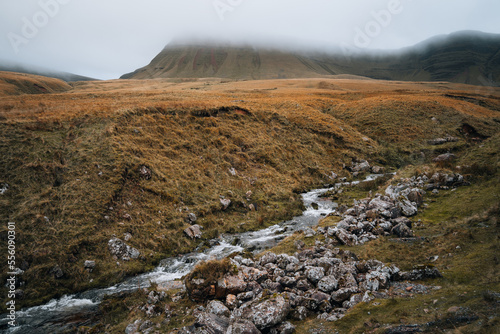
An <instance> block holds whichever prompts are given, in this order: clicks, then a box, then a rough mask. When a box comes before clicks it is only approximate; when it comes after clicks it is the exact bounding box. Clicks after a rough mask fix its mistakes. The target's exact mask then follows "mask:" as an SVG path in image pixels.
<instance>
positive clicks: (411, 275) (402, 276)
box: [394, 266, 443, 281]
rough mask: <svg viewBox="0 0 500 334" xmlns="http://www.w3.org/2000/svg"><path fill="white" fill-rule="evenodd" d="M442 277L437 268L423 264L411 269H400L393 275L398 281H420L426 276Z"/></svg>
mask: <svg viewBox="0 0 500 334" xmlns="http://www.w3.org/2000/svg"><path fill="white" fill-rule="evenodd" d="M439 277H443V276H442V275H441V273H440V272H439V270H438V269H437V268H434V267H429V266H424V267H423V268H417V269H413V270H412V271H410V272H408V271H402V272H398V273H396V274H395V275H394V279H395V280H399V281H405V280H407V281H420V280H424V279H427V278H439Z"/></svg>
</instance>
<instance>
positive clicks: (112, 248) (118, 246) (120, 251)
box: [108, 238, 141, 261]
mask: <svg viewBox="0 0 500 334" xmlns="http://www.w3.org/2000/svg"><path fill="white" fill-rule="evenodd" d="M108 249H109V252H110V253H111V255H114V256H116V257H117V258H118V259H122V260H123V261H128V260H130V259H137V258H138V257H139V255H140V254H141V253H140V252H139V251H138V250H137V249H135V248H133V247H130V246H129V245H127V244H126V243H125V242H124V241H123V240H121V239H118V238H112V239H110V240H109V241H108Z"/></svg>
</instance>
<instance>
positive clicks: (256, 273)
mask: <svg viewBox="0 0 500 334" xmlns="http://www.w3.org/2000/svg"><path fill="white" fill-rule="evenodd" d="M239 270H240V272H241V273H242V275H243V276H244V277H245V280H246V281H255V282H258V283H262V282H263V281H265V280H266V279H267V277H268V272H267V271H266V270H259V269H257V268H252V267H247V266H241V267H240V268H239Z"/></svg>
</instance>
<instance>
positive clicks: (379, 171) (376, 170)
mask: <svg viewBox="0 0 500 334" xmlns="http://www.w3.org/2000/svg"><path fill="white" fill-rule="evenodd" d="M384 172H385V168H384V167H380V166H372V173H373V174H382V173H384Z"/></svg>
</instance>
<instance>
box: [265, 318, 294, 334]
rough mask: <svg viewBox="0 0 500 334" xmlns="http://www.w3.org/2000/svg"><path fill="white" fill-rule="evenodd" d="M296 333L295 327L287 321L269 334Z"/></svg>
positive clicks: (272, 329)
mask: <svg viewBox="0 0 500 334" xmlns="http://www.w3.org/2000/svg"><path fill="white" fill-rule="evenodd" d="M293 333H295V326H294V325H292V324H291V323H290V322H288V321H285V322H283V323H281V324H279V325H278V326H275V327H273V328H271V330H270V331H269V334H293Z"/></svg>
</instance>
